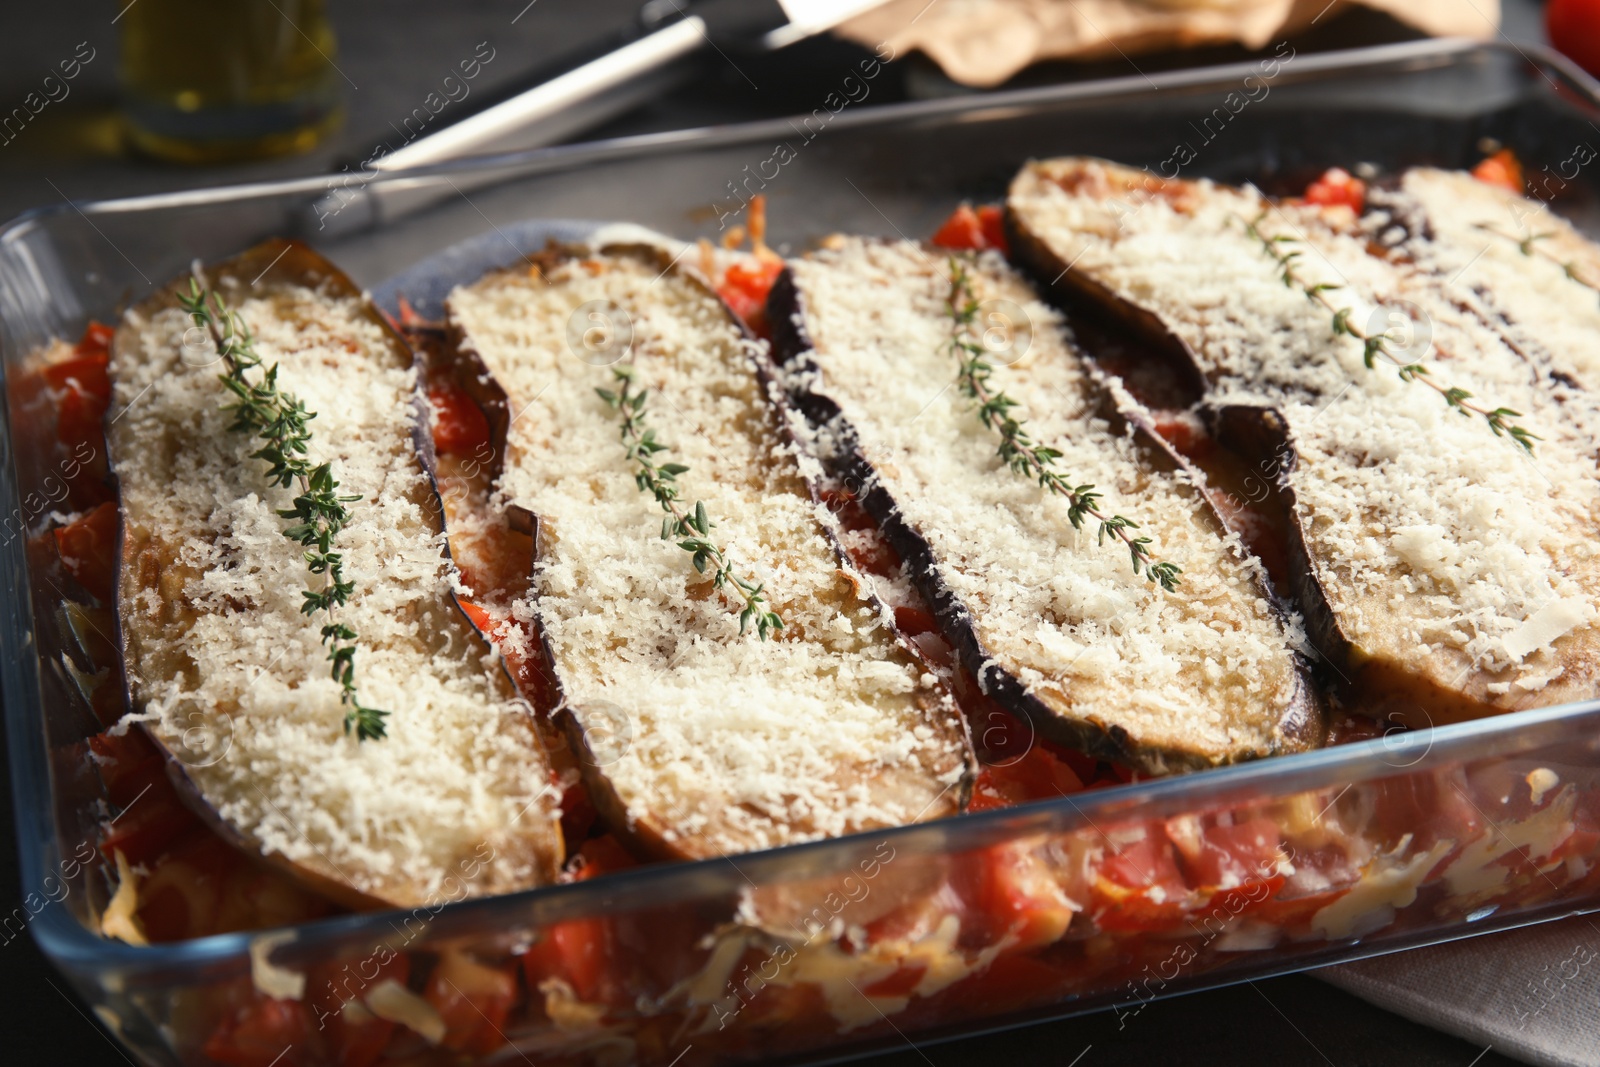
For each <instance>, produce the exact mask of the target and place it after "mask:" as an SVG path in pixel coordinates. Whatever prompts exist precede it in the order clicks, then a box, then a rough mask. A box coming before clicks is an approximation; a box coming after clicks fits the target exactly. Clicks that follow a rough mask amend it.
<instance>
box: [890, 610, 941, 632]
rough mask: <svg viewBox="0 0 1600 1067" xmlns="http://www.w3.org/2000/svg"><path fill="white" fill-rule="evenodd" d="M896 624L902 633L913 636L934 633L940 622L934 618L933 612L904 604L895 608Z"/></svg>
mask: <svg viewBox="0 0 1600 1067" xmlns="http://www.w3.org/2000/svg"><path fill="white" fill-rule="evenodd" d="M894 624H895V626H896V627H898V628H899V630H900V632H901V633H903V634H906V635H907V636H911V637H914V636H916V635H917V634H927V633H932V632H933V631H935V630H937V629H938V628H939V624H938V623H937V622H936V621H935V620H934V618H933V612H931V611H929V610H927V609H926V608H919V607H913V606H911V605H909V604H902V605H901V606H899V607H897V608H895V609H894Z"/></svg>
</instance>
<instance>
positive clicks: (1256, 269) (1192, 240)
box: [1010, 160, 1600, 709]
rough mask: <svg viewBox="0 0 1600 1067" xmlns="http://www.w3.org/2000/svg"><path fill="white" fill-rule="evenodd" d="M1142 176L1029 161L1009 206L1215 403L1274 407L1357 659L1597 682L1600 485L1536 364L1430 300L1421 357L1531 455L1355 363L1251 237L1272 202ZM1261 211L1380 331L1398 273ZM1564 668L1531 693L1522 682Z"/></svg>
mask: <svg viewBox="0 0 1600 1067" xmlns="http://www.w3.org/2000/svg"><path fill="white" fill-rule="evenodd" d="M1148 180H1149V179H1148V178H1147V177H1146V176H1145V175H1143V174H1142V172H1136V171H1130V170H1128V169H1127V168H1121V167H1118V166H1115V165H1113V164H1106V163H1101V162H1098V161H1085V160H1056V161H1051V162H1046V163H1036V164H1032V165H1030V167H1029V168H1028V169H1026V170H1025V171H1024V172H1023V174H1022V175H1021V176H1020V177H1019V178H1018V179H1017V181H1016V182H1015V184H1014V185H1013V187H1012V193H1011V201H1010V203H1011V208H1012V210H1013V211H1014V212H1015V213H1016V214H1017V216H1018V217H1019V219H1021V220H1022V222H1023V223H1024V225H1025V226H1026V227H1027V228H1028V229H1029V230H1030V231H1031V232H1032V233H1033V234H1034V235H1035V236H1037V237H1038V238H1039V239H1040V240H1042V241H1043V242H1044V244H1045V245H1046V246H1047V247H1048V249H1049V250H1050V252H1051V253H1052V254H1053V255H1054V256H1055V257H1059V259H1060V260H1061V261H1062V262H1071V263H1073V267H1072V270H1073V271H1074V272H1075V273H1076V274H1078V275H1079V276H1080V277H1084V278H1087V279H1092V280H1093V281H1095V282H1097V283H1099V284H1100V285H1102V286H1105V287H1106V288H1108V289H1109V290H1110V291H1111V293H1112V294H1114V295H1115V296H1116V297H1118V298H1120V299H1122V300H1125V301H1128V302H1129V303H1131V304H1133V305H1135V306H1137V307H1140V308H1143V309H1146V310H1147V311H1150V312H1153V313H1154V314H1155V315H1156V316H1157V318H1158V319H1159V320H1160V322H1161V323H1162V324H1163V325H1164V326H1165V327H1166V328H1167V329H1168V330H1170V331H1171V332H1172V334H1173V335H1175V336H1176V337H1177V338H1178V339H1179V340H1180V341H1182V342H1183V343H1184V344H1185V345H1186V346H1187V347H1188V349H1189V350H1190V351H1191V352H1192V353H1193V354H1194V356H1195V358H1196V360H1197V361H1198V363H1199V365H1200V368H1201V370H1202V372H1203V374H1204V375H1205V377H1206V379H1207V381H1208V383H1209V385H1210V390H1211V395H1210V398H1209V399H1210V401H1211V402H1212V403H1215V404H1223V403H1239V404H1246V405H1252V406H1257V407H1269V408H1274V409H1276V410H1277V411H1278V412H1279V413H1280V414H1281V415H1282V417H1283V418H1284V420H1285V421H1286V423H1287V425H1288V428H1289V432H1290V436H1291V443H1292V445H1293V447H1294V449H1295V452H1296V454H1297V463H1296V464H1295V466H1294V467H1293V469H1292V470H1291V471H1290V472H1289V473H1288V474H1287V475H1286V478H1287V483H1288V485H1289V487H1290V488H1291V489H1292V490H1293V492H1294V494H1295V518H1296V520H1297V522H1298V524H1299V526H1300V527H1301V530H1302V532H1303V534H1304V537H1305V540H1306V543H1307V547H1308V552H1309V555H1310V557H1311V558H1310V566H1311V568H1312V573H1313V576H1314V577H1315V578H1316V580H1317V583H1318V585H1319V587H1320V590H1321V594H1322V596H1323V597H1324V599H1325V600H1326V602H1327V605H1328V607H1329V608H1330V609H1331V610H1332V614H1333V617H1334V620H1335V622H1336V624H1337V626H1338V628H1339V630H1340V631H1341V632H1342V634H1343V635H1344V637H1345V639H1346V640H1348V641H1349V642H1350V644H1351V646H1352V648H1353V650H1354V658H1355V659H1356V660H1358V661H1360V660H1365V659H1369V658H1378V659H1383V660H1386V661H1388V662H1389V663H1391V664H1394V665H1397V666H1398V667H1399V668H1400V669H1402V670H1405V671H1407V672H1409V673H1412V674H1415V675H1419V676H1421V677H1423V678H1425V679H1427V680H1429V681H1431V682H1432V683H1433V684H1435V685H1436V686H1438V687H1440V688H1441V689H1444V690H1446V691H1456V692H1461V693H1465V694H1466V695H1468V696H1469V697H1471V698H1472V699H1474V700H1476V701H1479V702H1481V703H1482V704H1484V705H1488V706H1489V707H1490V708H1491V709H1511V708H1516V707H1522V706H1527V705H1528V704H1530V703H1533V702H1535V701H1537V702H1543V703H1554V702H1559V701H1561V700H1570V699H1579V698H1582V697H1587V696H1589V695H1591V693H1592V691H1593V687H1594V684H1595V678H1596V674H1597V673H1600V630H1597V628H1596V627H1595V625H1594V623H1595V603H1594V591H1595V590H1596V589H1600V556H1597V545H1600V540H1597V539H1596V537H1595V531H1594V517H1595V515H1597V514H1600V507H1597V505H1600V498H1597V486H1596V483H1595V481H1594V479H1593V478H1592V477H1588V476H1586V475H1585V474H1584V473H1583V472H1588V471H1590V470H1592V466H1593V464H1592V462H1589V461H1588V460H1587V459H1586V458H1584V457H1583V456H1582V454H1581V453H1580V452H1579V451H1578V450H1577V449H1576V448H1575V445H1574V435H1573V434H1572V433H1571V432H1570V431H1569V430H1568V429H1567V428H1564V427H1563V426H1561V425H1560V424H1559V423H1557V422H1556V419H1557V418H1558V414H1557V413H1556V412H1555V410H1554V408H1553V405H1551V404H1550V403H1548V402H1547V401H1545V400H1542V399H1541V398H1540V397H1539V395H1538V393H1537V390H1536V388H1535V385H1534V383H1533V381H1532V377H1533V376H1532V375H1531V373H1530V372H1529V369H1528V368H1527V367H1526V366H1524V365H1522V364H1520V362H1519V361H1517V360H1516V357H1515V356H1514V355H1513V354H1512V353H1511V352H1510V351H1509V350H1508V349H1507V348H1506V347H1505V346H1504V345H1501V344H1499V343H1498V342H1497V341H1496V340H1495V339H1494V338H1493V337H1485V336H1482V334H1483V331H1482V328H1481V326H1478V327H1474V326H1473V325H1472V324H1471V323H1470V322H1469V321H1468V319H1467V317H1465V316H1456V317H1455V319H1453V320H1449V321H1446V318H1445V314H1444V311H1443V310H1442V308H1441V305H1440V304H1439V303H1437V302H1436V303H1435V304H1434V305H1433V306H1434V309H1435V310H1436V311H1438V312H1439V315H1440V316H1441V322H1440V324H1439V328H1440V329H1441V330H1445V331H1447V333H1448V336H1449V337H1450V339H1451V341H1452V347H1451V349H1450V351H1449V356H1450V358H1449V359H1448V360H1447V359H1445V358H1444V357H1443V356H1442V355H1437V354H1435V355H1434V356H1430V357H1429V358H1428V361H1427V362H1428V364H1429V369H1430V371H1431V372H1432V373H1433V374H1434V375H1435V376H1436V377H1437V379H1438V380H1439V381H1440V382H1441V383H1443V384H1446V385H1449V386H1459V387H1461V388H1465V389H1468V390H1470V391H1471V392H1472V393H1473V395H1474V397H1475V398H1478V399H1479V400H1480V401H1484V402H1488V403H1500V404H1505V405H1506V406H1509V407H1512V408H1515V409H1516V410H1518V411H1521V412H1523V413H1524V416H1525V417H1524V418H1523V419H1522V420H1521V423H1522V424H1523V425H1526V426H1528V427H1529V428H1530V429H1531V430H1532V431H1533V432H1534V433H1536V434H1538V435H1539V436H1540V437H1541V438H1542V440H1541V441H1540V442H1539V443H1538V450H1537V456H1536V458H1533V459H1532V460H1530V459H1529V458H1528V457H1527V456H1525V455H1524V453H1523V452H1522V450H1521V449H1519V448H1517V447H1516V446H1515V445H1513V444H1512V443H1511V442H1509V441H1508V440H1507V439H1505V438H1503V437H1502V438H1496V437H1495V436H1494V435H1493V434H1492V433H1491V432H1490V430H1489V428H1488V427H1487V425H1486V424H1485V422H1484V420H1483V419H1482V418H1481V417H1478V416H1471V417H1463V416H1462V414H1461V413H1459V412H1456V411H1453V410H1451V409H1450V408H1449V407H1448V406H1447V405H1446V404H1445V403H1444V401H1443V399H1442V398H1441V397H1440V396H1438V395H1437V394H1435V393H1434V392H1433V391H1432V390H1431V389H1429V388H1427V387H1426V386H1425V385H1422V384H1419V383H1410V384H1408V383H1406V382H1403V381H1402V380H1401V379H1400V376H1399V374H1398V373H1397V368H1396V366H1394V365H1393V364H1390V363H1388V362H1386V361H1385V360H1384V359H1383V358H1382V357H1380V358H1379V359H1378V360H1377V363H1376V366H1375V367H1374V368H1372V369H1370V370H1369V369H1367V368H1366V367H1365V366H1364V365H1363V359H1362V357H1363V352H1362V345H1361V343H1360V342H1359V341H1357V340H1355V339H1353V338H1351V337H1349V336H1336V335H1335V334H1334V333H1333V330H1332V321H1331V319H1332V316H1331V315H1330V313H1329V312H1328V311H1327V309H1325V308H1323V307H1321V306H1319V305H1317V304H1315V303H1313V302H1312V301H1309V300H1307V298H1306V295H1305V293H1304V291H1303V290H1302V289H1301V288H1298V287H1291V286H1286V285H1285V284H1284V282H1283V281H1282V280H1281V278H1280V277H1279V268H1278V266H1277V264H1276V263H1274V262H1273V260H1272V259H1271V258H1270V257H1269V256H1267V254H1266V253H1265V251H1264V250H1263V248H1262V245H1261V243H1260V242H1259V241H1258V240H1256V239H1255V238H1254V237H1252V236H1250V235H1249V234H1248V232H1247V231H1246V223H1247V222H1248V221H1250V220H1253V219H1255V218H1256V217H1257V216H1259V215H1261V213H1262V212H1263V211H1264V210H1266V209H1267V207H1268V205H1267V203H1266V201H1264V200H1263V199H1262V198H1261V197H1260V196H1259V195H1258V194H1256V193H1255V192H1254V191H1249V190H1236V189H1230V188H1226V187H1223V186H1218V185H1213V184H1212V183H1210V182H1204V181H1202V182H1171V183H1165V184H1163V185H1161V186H1160V188H1159V189H1158V190H1157V191H1156V192H1155V193H1154V194H1151V195H1149V196H1148V197H1147V199H1145V200H1144V201H1143V202H1142V204H1141V206H1140V207H1139V209H1138V210H1137V211H1133V212H1128V211H1125V210H1116V206H1117V205H1118V203H1119V201H1118V199H1117V197H1118V196H1119V195H1121V194H1123V193H1125V192H1126V190H1127V189H1128V188H1130V187H1132V186H1133V183H1138V187H1139V188H1144V186H1145V184H1146V183H1147V182H1148ZM1261 226H1262V228H1263V230H1264V232H1265V233H1266V234H1267V235H1268V236H1280V235H1281V236H1286V237H1291V238H1295V239H1296V240H1295V241H1294V242H1293V243H1291V244H1288V245H1285V246H1281V247H1285V248H1290V249H1296V250H1302V251H1303V253H1304V254H1303V255H1302V256H1301V257H1300V258H1299V259H1298V260H1296V261H1295V270H1296V272H1297V274H1298V275H1299V276H1300V278H1301V279H1302V281H1303V282H1304V283H1305V284H1318V283H1330V284H1337V285H1342V286H1344V288H1342V289H1340V290H1338V291H1336V293H1335V294H1334V295H1335V296H1336V297H1337V300H1338V302H1339V304H1340V305H1345V304H1348V306H1349V307H1350V308H1351V316H1350V321H1351V322H1352V323H1354V324H1356V325H1357V326H1360V327H1364V328H1365V327H1367V324H1369V323H1371V324H1373V325H1376V326H1377V327H1378V332H1381V330H1382V329H1383V328H1384V326H1385V324H1386V323H1387V320H1388V315H1389V313H1390V312H1391V311H1392V310H1393V308H1392V307H1391V306H1390V304H1389V303H1388V301H1389V299H1390V298H1391V297H1392V296H1393V294H1394V293H1395V292H1396V291H1397V287H1398V285H1399V282H1398V281H1397V279H1396V275H1395V270H1394V268H1393V267H1392V266H1391V265H1389V264H1387V263H1385V262H1384V261H1383V260H1382V259H1380V258H1379V257H1376V256H1371V255H1368V254H1366V252H1365V251H1364V249H1363V248H1362V246H1361V241H1362V240H1363V238H1362V237H1361V236H1360V235H1359V234H1341V233H1339V232H1338V227H1337V226H1332V227H1328V228H1327V229H1326V231H1325V232H1319V231H1318V230H1317V228H1316V223H1315V220H1314V219H1313V218H1311V217H1310V215H1309V214H1307V213H1302V214H1298V215H1297V214H1295V213H1294V211H1293V210H1292V209H1291V210H1290V211H1288V212H1287V213H1286V212H1285V211H1283V210H1273V211H1270V212H1269V213H1268V214H1267V216H1266V218H1265V219H1264V220H1263V221H1262V223H1261ZM1474 331H1476V333H1477V335H1478V336H1477V338H1476V340H1474V339H1473V334H1474ZM1456 342H1459V343H1456ZM1468 342H1471V343H1468ZM1552 601H1556V602H1560V603H1562V604H1564V605H1567V607H1564V608H1563V609H1561V610H1562V615H1561V620H1560V621H1561V625H1559V626H1558V625H1554V624H1553V623H1552V624H1550V625H1546V624H1544V623H1540V624H1537V625H1535V626H1533V627H1532V628H1529V629H1524V625H1525V624H1526V623H1528V622H1529V620H1530V619H1532V617H1533V616H1534V615H1535V613H1536V612H1538V611H1539V610H1540V609H1541V608H1543V607H1544V606H1545V605H1547V604H1550V603H1551V602H1552ZM1568 623H1570V625H1569V624H1568ZM1563 672H1564V673H1563ZM1558 674H1559V675H1560V677H1559V678H1558V679H1557V680H1556V681H1555V683H1554V684H1547V685H1541V686H1540V687H1539V689H1538V690H1534V689H1530V688H1529V687H1528V686H1527V685H1525V684H1517V683H1527V682H1533V681H1534V680H1536V679H1544V680H1545V682H1549V681H1550V680H1551V679H1552V678H1555V677H1556V675H1558ZM1491 686H1492V687H1493V688H1491ZM1536 691H1537V692H1539V693H1540V695H1539V696H1537V697H1535V696H1533V695H1532V694H1533V693H1534V692H1536Z"/></svg>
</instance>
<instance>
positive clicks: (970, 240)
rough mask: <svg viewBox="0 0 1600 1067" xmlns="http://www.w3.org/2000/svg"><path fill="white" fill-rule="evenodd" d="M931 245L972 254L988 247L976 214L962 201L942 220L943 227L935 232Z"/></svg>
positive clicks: (969, 205)
mask: <svg viewBox="0 0 1600 1067" xmlns="http://www.w3.org/2000/svg"><path fill="white" fill-rule="evenodd" d="M932 243H933V244H935V245H937V246H938V247H940V248H954V249H959V250H966V251H973V252H976V251H979V250H981V249H984V248H987V247H988V242H987V241H986V240H985V239H984V236H983V223H981V222H979V221H978V213H977V212H976V211H974V210H972V205H971V204H969V203H967V202H966V201H964V200H963V201H962V202H961V203H960V204H959V205H957V206H956V209H955V210H954V211H952V212H951V213H950V217H949V218H947V219H945V220H944V225H942V226H940V227H939V229H938V230H937V231H935V233H934V235H933V241H932Z"/></svg>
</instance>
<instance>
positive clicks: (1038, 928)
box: [954, 842, 1075, 951]
mask: <svg viewBox="0 0 1600 1067" xmlns="http://www.w3.org/2000/svg"><path fill="white" fill-rule="evenodd" d="M958 871H960V873H959V874H958V875H957V876H956V879H955V883H954V884H955V886H956V889H957V891H958V892H959V893H960V894H961V897H962V899H963V900H965V901H966V902H967V905H968V907H969V908H970V909H971V912H972V914H971V915H970V916H969V917H968V921H965V922H963V924H962V934H963V936H964V937H966V938H971V939H975V942H976V943H977V944H994V943H995V942H997V941H999V940H1000V939H1001V938H1002V937H1004V938H1007V939H1008V942H1009V944H1010V946H1011V950H1012V951H1022V950H1025V949H1028V948H1035V947H1038V946H1040V945H1047V944H1050V943H1051V942H1054V941H1056V940H1057V939H1059V938H1060V937H1061V935H1062V934H1063V933H1065V932H1066V929H1067V925H1068V924H1069V923H1070V922H1071V921H1072V915H1073V912H1074V910H1075V909H1074V907H1073V905H1072V903H1071V901H1069V900H1068V899H1067V896H1066V894H1065V893H1064V892H1063V891H1062V888H1061V884H1060V883H1059V882H1058V881H1057V879H1056V876H1055V871H1054V869H1053V868H1052V866H1051V865H1050V864H1049V863H1047V862H1045V861H1044V860H1043V859H1042V858H1041V857H1039V856H1038V855H1036V854H1035V852H1034V850H1033V849H1032V848H1030V847H1028V846H1027V845H1024V844H1018V843H1015V842H1012V843H1007V844H1004V845H994V846H992V847H990V848H986V849H981V850H979V851H978V852H975V853H971V854H969V856H967V857H963V858H962V861H960V862H959V863H958Z"/></svg>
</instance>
